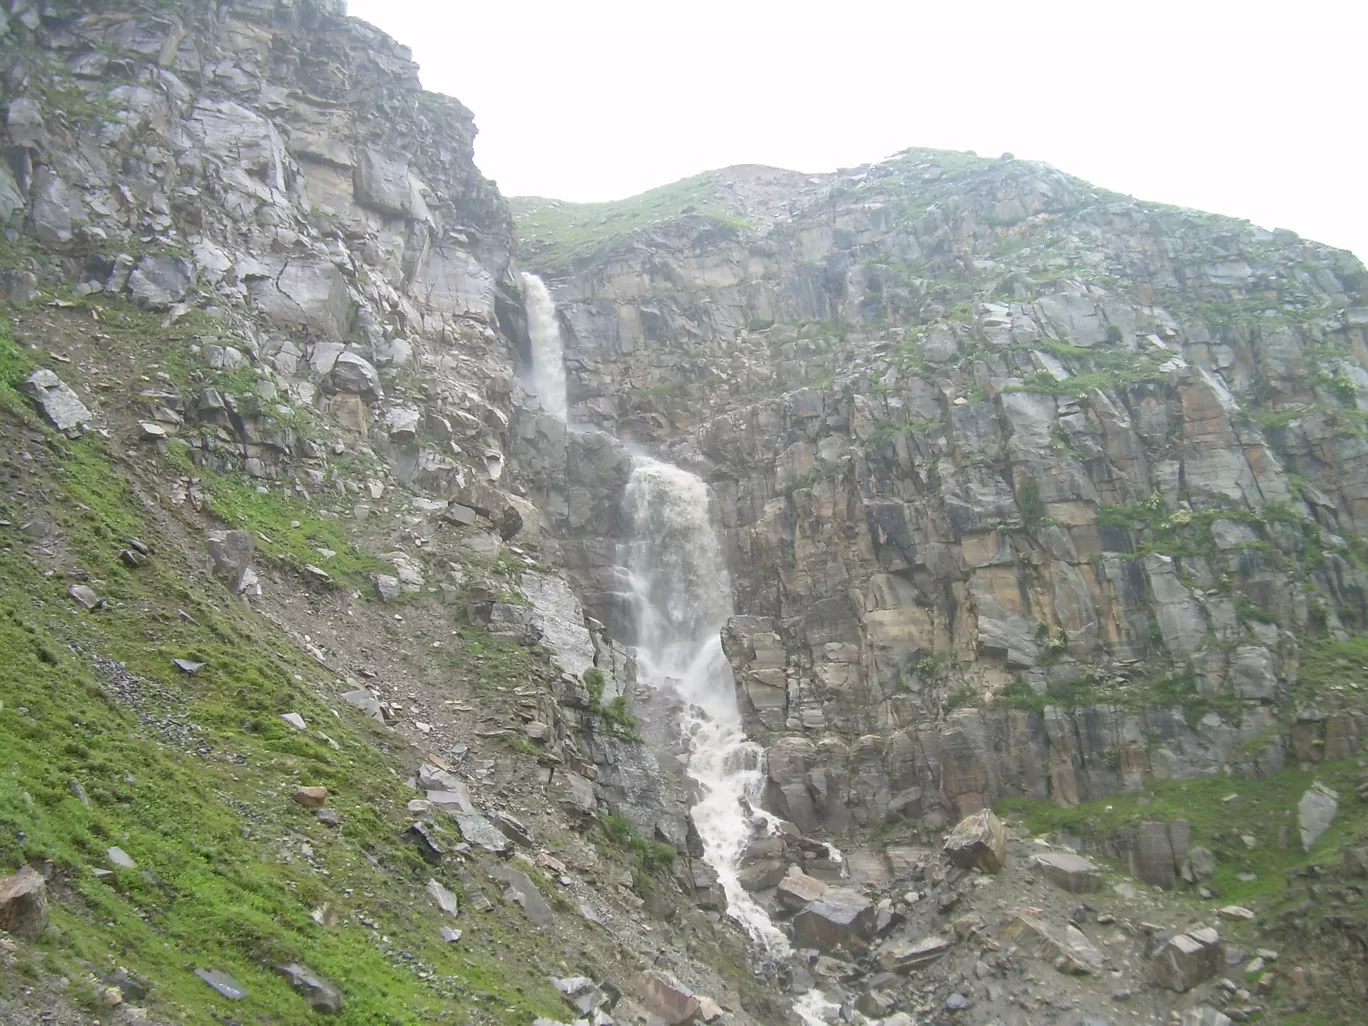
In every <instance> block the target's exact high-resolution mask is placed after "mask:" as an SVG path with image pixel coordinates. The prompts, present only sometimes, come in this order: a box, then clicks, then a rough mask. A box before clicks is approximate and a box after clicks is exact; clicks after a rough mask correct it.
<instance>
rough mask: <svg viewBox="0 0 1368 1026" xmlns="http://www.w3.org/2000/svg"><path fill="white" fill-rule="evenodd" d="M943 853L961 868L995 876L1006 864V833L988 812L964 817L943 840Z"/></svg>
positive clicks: (983, 811)
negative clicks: (981, 871)
mask: <svg viewBox="0 0 1368 1026" xmlns="http://www.w3.org/2000/svg"><path fill="white" fill-rule="evenodd" d="M945 853H946V854H947V855H949V856H950V861H951V862H953V863H954V864H955V865H957V866H959V867H960V868H962V869H971V868H977V869H981V870H983V871H984V872H985V873H996V872H998V871H999V870H1001V869H1002V867H1003V866H1004V865H1006V864H1007V831H1006V829H1005V828H1004V827H1003V825H1002V820H1000V819H998V818H997V816H995V815H993V813H992V811H991V810H989V809H984V810H982V811H981V812H976V813H974V814H973V815H972V816H966V817H964V819H962V820H960V821H959V824H958V825H957V826H956V827H955V829H954V830H952V831H950V836H948V837H947V838H946V839H945Z"/></svg>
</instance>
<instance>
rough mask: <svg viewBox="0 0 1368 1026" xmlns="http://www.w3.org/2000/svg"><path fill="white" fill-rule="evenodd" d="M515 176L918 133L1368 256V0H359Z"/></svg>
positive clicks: (539, 178)
mask: <svg viewBox="0 0 1368 1026" xmlns="http://www.w3.org/2000/svg"><path fill="white" fill-rule="evenodd" d="M349 9H350V13H351V14H353V15H355V16H356V17H360V18H364V19H365V20H367V21H369V22H371V23H373V24H375V25H377V26H379V27H380V28H382V29H384V30H385V31H387V32H388V33H389V34H390V35H392V36H394V37H396V38H397V39H399V40H400V41H401V42H403V43H405V44H407V45H408V46H410V47H412V49H413V53H414V57H415V59H416V60H417V61H418V62H419V63H420V64H421V65H422V74H423V83H424V85H425V86H426V87H427V88H429V89H434V90H437V91H438V92H443V93H449V94H451V95H453V96H455V97H457V98H458V99H460V100H461V101H462V102H463V103H464V104H465V105H466V106H468V107H470V108H471V109H472V110H473V111H474V112H475V119H476V123H477V125H478V126H479V129H480V135H479V138H478V140H477V141H476V159H477V161H478V163H479V165H480V168H481V170H483V171H484V173H485V174H486V175H488V176H489V177H491V178H494V179H496V180H497V181H498V183H499V187H500V188H501V189H502V191H503V192H504V194H505V195H509V196H515V195H527V194H533V195H540V196H554V197H557V198H560V199H568V200H604V199H617V198H621V197H624V196H629V195H632V194H634V193H638V192H641V191H643V190H645V189H648V188H651V187H652V186H656V185H663V184H665V183H667V182H671V181H674V180H676V179H679V178H683V177H685V176H686V175H691V174H694V173H696V172H698V171H704V170H708V169H711V168H717V167H724V166H726V165H728V164H741V163H760V164H773V165H776V166H779V167H788V168H795V169H798V170H803V171H829V170H833V169H835V168H837V167H851V166H853V165H856V164H860V163H864V162H866V161H874V160H879V159H882V158H883V157H885V156H888V155H890V154H892V153H894V152H896V151H898V150H900V149H903V148H905V147H907V146H934V147H940V148H944V149H968V150H975V151H977V152H978V153H979V154H981V155H985V156H996V155H998V154H999V153H1002V152H1003V151H1006V150H1010V151H1011V152H1013V153H1015V154H1016V155H1017V156H1018V157H1029V158H1031V159H1036V160H1044V161H1048V162H1049V163H1051V164H1054V165H1055V166H1056V167H1058V168H1060V169H1062V170H1064V171H1068V172H1070V173H1072V174H1076V175H1079V176H1081V177H1083V178H1086V179H1089V180H1091V181H1093V182H1095V183H1097V184H1099V185H1102V186H1105V187H1107V188H1110V189H1114V190H1117V191H1119V192H1127V193H1131V194H1133V195H1135V196H1138V197H1140V198H1142V199H1150V200H1158V201H1162V202H1167V203H1177V204H1181V205H1184V206H1191V207H1199V208H1202V209H1206V210H1213V211H1217V212H1219V213H1223V214H1231V215H1235V216H1237V217H1244V218H1248V219H1249V220H1252V221H1254V222H1256V223H1258V224H1262V225H1264V226H1267V227H1281V228H1290V229H1292V230H1293V231H1296V232H1298V233H1300V234H1302V235H1304V236H1307V237H1309V238H1314V239H1318V240H1320V241H1322V242H1327V243H1330V244H1332V245H1337V246H1342V247H1345V248H1348V249H1353V250H1354V251H1355V252H1356V253H1357V254H1358V255H1359V256H1361V257H1364V258H1368V201H1365V166H1364V165H1365V156H1366V155H1368V119H1366V118H1365V106H1366V105H1365V102H1364V101H1365V98H1366V97H1368V91H1365V83H1364V68H1365V66H1366V65H1368V62H1365V57H1364V50H1363V48H1364V46H1365V38H1368V3H1365V2H1364V0H1339V2H1331V0H1297V2H1287V0H1282V2H1278V3H1271V2H1267V0H1244V2H1238V3H1236V2H1227V0H1184V2H1174V0H1138V2H1137V0H1089V2H1073V0H1036V2H1031V0H977V2H974V0H935V2H932V3H927V2H924V0H901V2H899V0H844V2H836V3H821V4H814V3H809V2H806V0H786V2H778V0H682V2H681V0H676V2H674V3H668V4H667V3H659V2H656V3H652V2H650V0H631V2H628V0H579V2H575V0H561V2H545V0H522V2H519V3H509V2H507V0H456V2H453V0H350V7H349Z"/></svg>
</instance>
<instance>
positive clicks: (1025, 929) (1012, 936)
mask: <svg viewBox="0 0 1368 1026" xmlns="http://www.w3.org/2000/svg"><path fill="white" fill-rule="evenodd" d="M1002 936H1003V937H1004V938H1005V939H1007V940H1011V941H1015V942H1016V945H1017V946H1018V947H1019V948H1021V950H1022V951H1024V952H1025V953H1026V954H1027V955H1029V956H1031V957H1032V958H1039V959H1042V960H1044V961H1046V962H1049V963H1051V964H1052V965H1053V966H1054V967H1055V968H1056V969H1058V970H1059V971H1060V972H1062V973H1071V974H1074V975H1084V974H1089V975H1091V974H1095V973H1097V972H1099V971H1101V969H1102V954H1101V952H1099V951H1098V950H1097V948H1096V947H1094V946H1093V943H1092V941H1090V940H1088V938H1087V936H1086V935H1085V934H1084V933H1083V931H1082V930H1080V929H1078V927H1076V926H1067V927H1065V928H1064V930H1063V931H1062V932H1061V931H1059V930H1056V929H1055V928H1054V927H1051V926H1049V925H1047V924H1046V923H1043V922H1041V921H1040V920H1039V919H1036V918H1035V917H1033V916H1017V917H1016V918H1015V919H1013V920H1012V921H1011V922H1009V923H1008V924H1007V925H1006V926H1005V927H1003V929H1002Z"/></svg>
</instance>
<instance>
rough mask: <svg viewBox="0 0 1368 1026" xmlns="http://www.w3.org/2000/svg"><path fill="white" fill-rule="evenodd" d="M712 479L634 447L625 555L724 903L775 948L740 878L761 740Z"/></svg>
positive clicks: (645, 661) (758, 791) (816, 1012)
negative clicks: (746, 718) (744, 701)
mask: <svg viewBox="0 0 1368 1026" xmlns="http://www.w3.org/2000/svg"><path fill="white" fill-rule="evenodd" d="M710 498H711V496H710V493H709V490H708V486H707V485H706V484H704V482H703V481H702V480H701V479H700V478H698V477H697V476H695V475H693V474H690V473H689V472H688V471H686V470H681V469H680V468H679V467H675V466H671V465H670V464H668V463H661V462H659V461H657V460H653V459H649V458H639V459H638V460H637V463H636V466H635V468H634V469H633V471H632V476H631V479H630V480H629V482H628V484H627V491H626V496H625V504H626V512H627V514H628V515H629V517H630V520H631V525H632V528H631V541H630V542H628V543H627V544H626V545H625V546H624V547H625V549H626V551H625V553H624V556H625V559H624V563H625V565H626V568H627V573H628V577H629V581H630V587H631V592H632V596H633V599H634V601H635V611H636V620H637V645H638V652H637V666H638V675H639V676H640V677H641V678H642V679H644V680H646V681H648V682H649V683H650V685H651V686H652V687H654V688H656V689H657V690H672V691H673V692H675V693H676V694H677V695H678V696H679V697H680V698H681V699H683V700H684V702H685V703H686V706H687V708H686V711H685V712H684V714H683V721H684V722H683V724H682V729H683V731H684V733H685V736H686V737H687V739H688V741H689V747H690V756H689V763H688V772H689V776H690V777H691V778H692V779H693V780H694V782H695V783H697V784H698V786H699V789H700V791H701V792H702V796H701V797H700V799H699V800H698V803H697V804H696V805H695V806H694V809H693V819H694V824H695V826H696V827H697V829H698V833H699V836H700V837H701V839H702V841H703V852H704V855H703V858H704V861H706V862H707V863H708V865H709V866H711V867H712V869H713V870H714V872H716V873H717V878H718V882H719V883H720V884H721V886H722V889H723V891H724V892H725V893H726V896H727V911H728V912H729V913H730V914H731V915H732V916H733V917H734V918H735V919H736V920H737V921H738V922H739V923H740V924H741V925H742V926H743V927H744V928H745V930H746V932H747V933H748V934H749V935H750V937H751V939H752V940H753V941H754V942H755V944H756V945H757V946H758V947H759V948H760V949H761V951H762V952H763V953H764V954H765V955H766V956H767V957H769V958H771V959H776V960H777V959H782V958H785V957H787V956H788V955H790V954H791V953H792V949H791V947H790V945H789V942H788V938H787V937H786V936H785V935H784V934H783V932H781V931H780V930H779V929H778V927H776V926H775V925H774V923H773V922H771V921H770V918H769V916H768V914H766V912H765V910H764V909H763V908H761V907H760V905H759V904H757V903H756V901H755V899H754V898H752V897H751V896H750V894H749V893H747V892H746V890H745V889H744V888H743V887H742V886H741V885H740V883H739V882H738V881H737V872H738V869H739V866H740V861H741V857H742V855H743V854H744V853H745V850H746V845H747V843H748V842H749V840H750V837H751V829H752V823H753V821H754V819H755V817H756V816H757V815H760V816H762V817H763V816H764V815H765V814H764V813H760V812H758V810H759V807H760V799H761V797H762V795H763V793H764V786H765V772H764V770H765V767H764V750H763V749H762V748H761V747H760V746H759V745H758V744H756V743H755V742H753V741H749V740H747V739H746V735H745V733H744V732H743V731H742V729H741V713H740V710H739V709H738V708H737V704H736V690H735V687H734V685H733V680H732V673H731V665H730V664H729V663H728V662H727V658H726V656H725V655H724V654H723V652H722V641H721V631H722V628H723V626H724V625H725V624H726V622H727V618H728V617H729V616H730V615H731V613H732V601H731V581H730V578H729V577H728V575H727V570H726V563H725V560H724V558H723V554H722V548H721V545H720V544H719V543H718V537H717V533H716V531H715V530H714V528H713V523H712V518H711V515H710V510H709V505H710ZM832 1007H833V1006H830V1005H829V1004H828V1003H827V1002H826V1001H825V999H824V998H823V996H822V994H821V993H820V992H819V991H810V992H809V993H808V994H805V995H803V996H802V997H801V998H800V999H799V1000H798V1002H797V1003H796V1004H795V1006H794V1008H795V1011H797V1013H798V1014H799V1016H800V1017H801V1018H802V1019H803V1020H804V1021H805V1022H807V1023H810V1024H814V1026H815V1024H820V1023H822V1022H824V1021H825V1020H824V1018H823V1013H824V1012H829V1011H831V1010H832Z"/></svg>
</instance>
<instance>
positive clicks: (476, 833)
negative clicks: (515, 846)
mask: <svg viewBox="0 0 1368 1026" xmlns="http://www.w3.org/2000/svg"><path fill="white" fill-rule="evenodd" d="M452 819H454V820H456V825H457V826H459V827H460V828H461V837H462V838H463V839H465V840H466V841H467V842H469V843H470V844H472V845H474V846H475V847H477V848H483V849H484V850H485V851H490V852H495V853H498V852H502V851H507V850H508V847H509V841H508V838H507V837H505V836H504V835H503V831H501V830H500V829H499V828H498V827H496V826H495V825H494V824H493V823H491V822H490V821H489V820H487V819H485V817H484V816H481V815H480V814H479V813H478V812H454V813H452Z"/></svg>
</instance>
